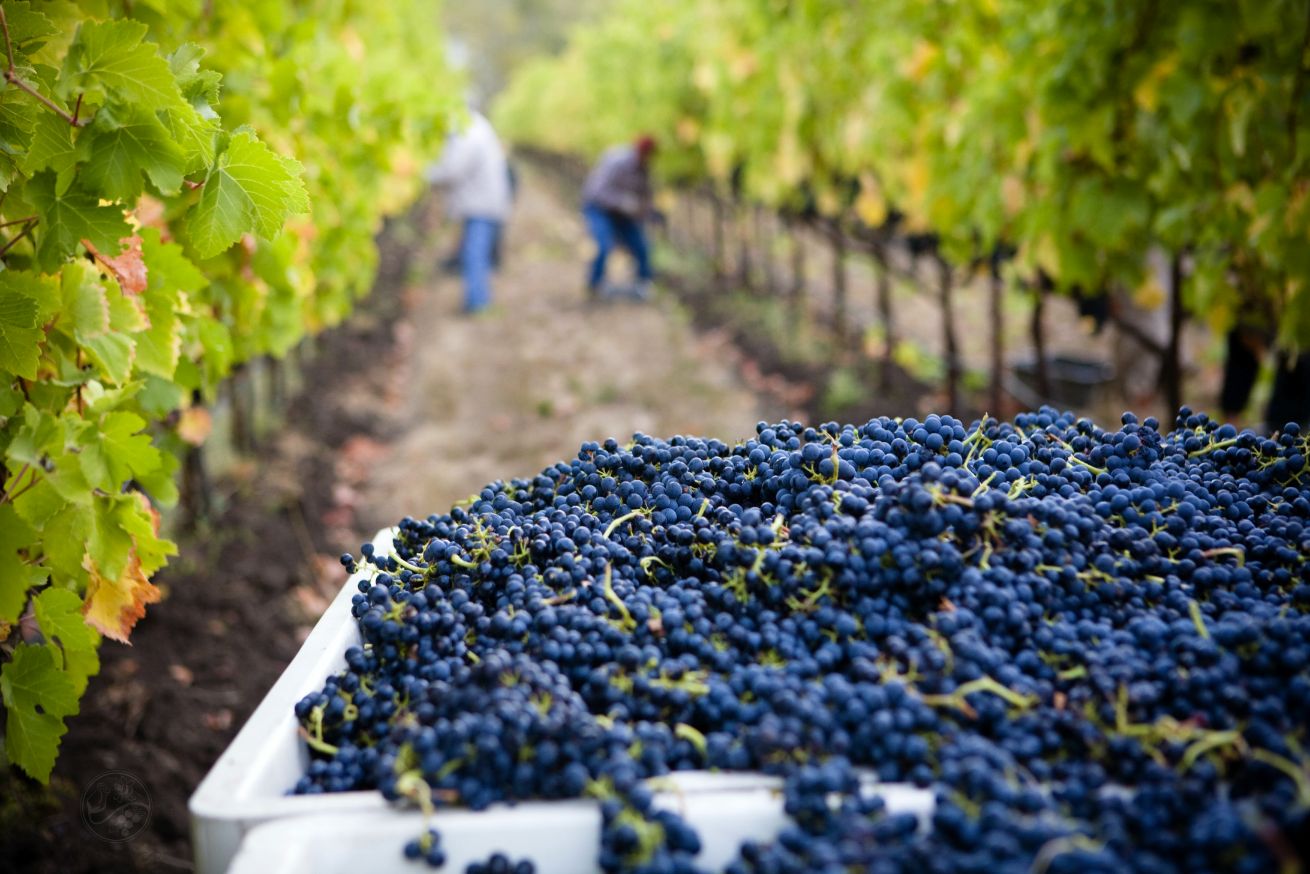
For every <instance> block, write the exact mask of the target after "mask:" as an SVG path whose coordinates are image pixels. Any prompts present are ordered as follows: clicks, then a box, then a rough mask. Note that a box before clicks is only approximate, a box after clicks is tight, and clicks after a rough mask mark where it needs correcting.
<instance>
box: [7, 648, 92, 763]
mask: <svg viewBox="0 0 1310 874" xmlns="http://www.w3.org/2000/svg"><path fill="white" fill-rule="evenodd" d="M56 656H57V652H56V651H55V649H54V648H53V647H49V646H34V645H32V644H28V643H22V644H19V645H18V648H17V649H16V650H14V657H13V660H12V661H10V662H9V663H8V664H7V665H5V666H4V668H3V669H0V695H3V698H4V702H5V710H6V712H7V721H6V723H5V753H6V754H7V755H8V756H9V760H10V761H11V762H13V763H14V764H16V765H18V767H20V768H22V769H23V770H24V771H26V772H27V773H28V775H29V776H31V777H33V778H35V779H37V780H40V781H41V782H42V783H49V782H50V771H51V770H52V769H53V768H54V766H55V756H56V755H57V754H58V752H59V741H60V739H61V738H62V737H63V736H64V732H65V731H67V730H68V729H67V727H66V726H65V725H64V719H63V718H64V717H65V716H72V715H73V714H75V713H77V686H76V684H75V683H74V682H73V678H72V677H70V676H69V675H68V674H66V673H64V672H63V671H61V670H59V667H58V660H57V659H56Z"/></svg>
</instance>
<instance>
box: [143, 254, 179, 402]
mask: <svg viewBox="0 0 1310 874" xmlns="http://www.w3.org/2000/svg"><path fill="white" fill-rule="evenodd" d="M150 266H151V272H152V274H153V270H154V264H153V263H151V264H150ZM152 278H153V277H152ZM152 284H153V283H152ZM178 293H179V292H178V291H177V289H176V288H160V289H154V288H151V289H150V290H148V291H147V292H146V294H145V299H146V317H147V318H148V319H149V320H150V327H149V328H147V329H146V330H145V331H143V332H141V333H140V334H138V335H137V336H136V367H137V370H140V371H141V372H142V373H153V374H154V375H156V376H159V377H163V378H164V379H171V378H172V376H173V372H174V371H176V370H177V360H178V358H179V357H180V356H181V354H182V323H181V320H180V319H179V318H178V317H177V305H178V297H177V296H178Z"/></svg>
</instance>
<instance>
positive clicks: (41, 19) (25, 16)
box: [5, 0, 59, 52]
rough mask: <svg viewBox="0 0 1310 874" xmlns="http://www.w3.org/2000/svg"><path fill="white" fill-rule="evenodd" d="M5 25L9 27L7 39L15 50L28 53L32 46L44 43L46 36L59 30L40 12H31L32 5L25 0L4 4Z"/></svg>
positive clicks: (11, 0) (12, 0)
mask: <svg viewBox="0 0 1310 874" xmlns="http://www.w3.org/2000/svg"><path fill="white" fill-rule="evenodd" d="M5 23H6V24H7V25H8V26H9V39H10V41H11V42H12V43H13V45H14V48H15V49H22V50H23V51H25V52H30V51H32V50H33V48H35V45H34V44H37V43H40V42H44V41H45V38H46V37H48V36H54V35H55V34H56V33H58V32H59V28H58V27H56V26H55V23H54V22H53V21H51V20H50V19H49V18H46V17H45V16H44V15H42V14H41V13H40V12H36V11H33V9H32V4H31V3H28V2H26V0H19V2H14V0H9V2H6V3H5Z"/></svg>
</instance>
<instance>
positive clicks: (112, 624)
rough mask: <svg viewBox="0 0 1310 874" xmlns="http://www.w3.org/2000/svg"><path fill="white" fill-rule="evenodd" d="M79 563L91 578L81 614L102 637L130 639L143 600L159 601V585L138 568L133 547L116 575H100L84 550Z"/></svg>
mask: <svg viewBox="0 0 1310 874" xmlns="http://www.w3.org/2000/svg"><path fill="white" fill-rule="evenodd" d="M83 567H84V568H85V569H86V572H87V573H88V574H89V575H90V578H91V582H90V584H88V586H87V589H86V604H85V607H84V609H85V611H86V612H85V615H86V621H87V623H88V624H89V625H91V626H92V627H94V628H95V629H97V630H98V631H99V632H100V633H101V634H103V635H104V636H105V637H109V638H112V639H114V640H116V641H118V642H119V643H130V641H129V640H128V637H129V636H130V635H131V633H132V628H133V626H135V625H136V623H137V620H138V619H140V618H141V617H142V616H144V615H146V605H147V604H157V603H159V599H160V593H159V589H157V588H155V586H154V584H153V583H151V582H150V580H149V579H148V578H147V577H146V575H145V573H144V572H143V571H142V569H141V559H140V557H139V556H138V555H137V554H136V552H135V551H133V552H132V553H131V555H130V557H129V559H128V562H127V566H126V567H125V568H124V569H123V571H122V573H121V574H119V575H117V576H108V577H107V576H104V575H103V574H101V572H100V567H99V566H98V565H97V564H96V563H95V562H94V561H92V560H91V556H90V554H89V553H88V554H87V556H86V557H85V558H84V559H83Z"/></svg>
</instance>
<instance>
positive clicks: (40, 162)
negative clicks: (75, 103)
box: [22, 112, 89, 194]
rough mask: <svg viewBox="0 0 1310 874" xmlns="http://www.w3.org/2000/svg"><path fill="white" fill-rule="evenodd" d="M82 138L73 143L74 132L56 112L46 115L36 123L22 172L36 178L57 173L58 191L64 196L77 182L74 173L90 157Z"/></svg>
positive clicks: (40, 115) (33, 123)
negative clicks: (82, 161)
mask: <svg viewBox="0 0 1310 874" xmlns="http://www.w3.org/2000/svg"><path fill="white" fill-rule="evenodd" d="M84 142H89V141H84V140H82V139H81V138H79V139H78V141H77V143H74V142H73V129H72V127H70V126H69V124H68V122H66V121H64V120H63V119H62V118H60V117H59V116H57V115H55V114H54V113H53V112H42V113H40V114H38V115H37V116H36V117H35V118H34V119H33V122H32V139H31V143H30V144H29V145H28V147H27V153H26V154H25V155H24V156H23V159H22V171H23V172H24V173H25V174H27V175H28V176H35V175H36V174H37V173H40V172H41V171H42V170H52V171H54V173H55V177H56V178H55V191H56V192H57V193H59V194H63V193H64V192H65V191H67V190H68V186H69V184H70V183H71V182H72V181H73V170H74V168H76V167H77V163H78V162H79V161H81V160H83V159H85V158H86V148H85V146H84V145H83V143H84Z"/></svg>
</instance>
